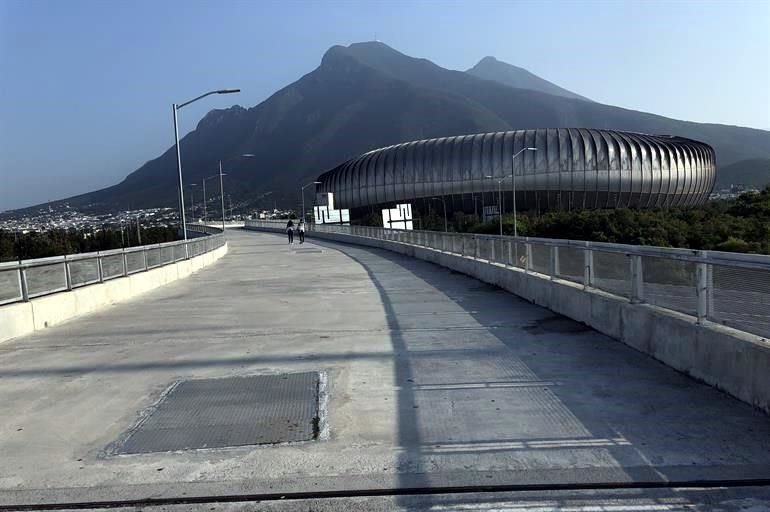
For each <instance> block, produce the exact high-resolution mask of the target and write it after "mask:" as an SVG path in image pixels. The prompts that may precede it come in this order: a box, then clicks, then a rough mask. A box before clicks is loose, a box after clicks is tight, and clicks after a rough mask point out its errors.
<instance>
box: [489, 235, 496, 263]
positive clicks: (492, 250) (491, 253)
mask: <svg viewBox="0 0 770 512" xmlns="http://www.w3.org/2000/svg"><path fill="white" fill-rule="evenodd" d="M488 241H489V255H488V256H489V257H488V259H487V261H489V262H490V263H492V262H493V261H495V239H494V238H489V239H488Z"/></svg>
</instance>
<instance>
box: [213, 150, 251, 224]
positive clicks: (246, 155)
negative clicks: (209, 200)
mask: <svg viewBox="0 0 770 512" xmlns="http://www.w3.org/2000/svg"><path fill="white" fill-rule="evenodd" d="M254 156H255V155H253V154H251V153H244V154H242V155H238V156H235V157H233V158H229V159H227V160H226V161H227V162H229V161H230V160H233V159H235V158H252V157H254ZM217 176H219V197H220V200H221V204H222V232H224V231H225V185H224V181H223V180H222V176H227V173H226V172H222V160H220V161H219V173H218V174H215V175H213V176H210V177H208V178H206V179H207V180H208V179H211V178H215V177H217Z"/></svg>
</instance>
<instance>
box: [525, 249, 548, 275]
mask: <svg viewBox="0 0 770 512" xmlns="http://www.w3.org/2000/svg"><path fill="white" fill-rule="evenodd" d="M531 245H532V261H531V262H530V266H529V269H530V270H532V271H533V272H539V273H541V274H548V275H550V274H551V247H550V246H548V245H542V244H534V243H533V244H531Z"/></svg>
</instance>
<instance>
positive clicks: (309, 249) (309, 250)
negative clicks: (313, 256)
mask: <svg viewBox="0 0 770 512" xmlns="http://www.w3.org/2000/svg"><path fill="white" fill-rule="evenodd" d="M294 252H295V253H298V254H307V253H313V252H316V253H317V252H323V250H321V249H314V248H312V247H308V248H302V249H294Z"/></svg>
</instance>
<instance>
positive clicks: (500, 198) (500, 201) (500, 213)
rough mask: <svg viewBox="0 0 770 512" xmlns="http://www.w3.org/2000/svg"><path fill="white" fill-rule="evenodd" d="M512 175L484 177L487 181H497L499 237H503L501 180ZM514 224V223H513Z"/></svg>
mask: <svg viewBox="0 0 770 512" xmlns="http://www.w3.org/2000/svg"><path fill="white" fill-rule="evenodd" d="M512 175H513V174H509V175H508V176H503V177H502V178H495V177H494V176H484V177H485V178H487V179H490V180H495V181H497V218H498V219H500V236H503V180H504V179H505V178H509V177H511V176H512ZM514 223H515V221H514Z"/></svg>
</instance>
